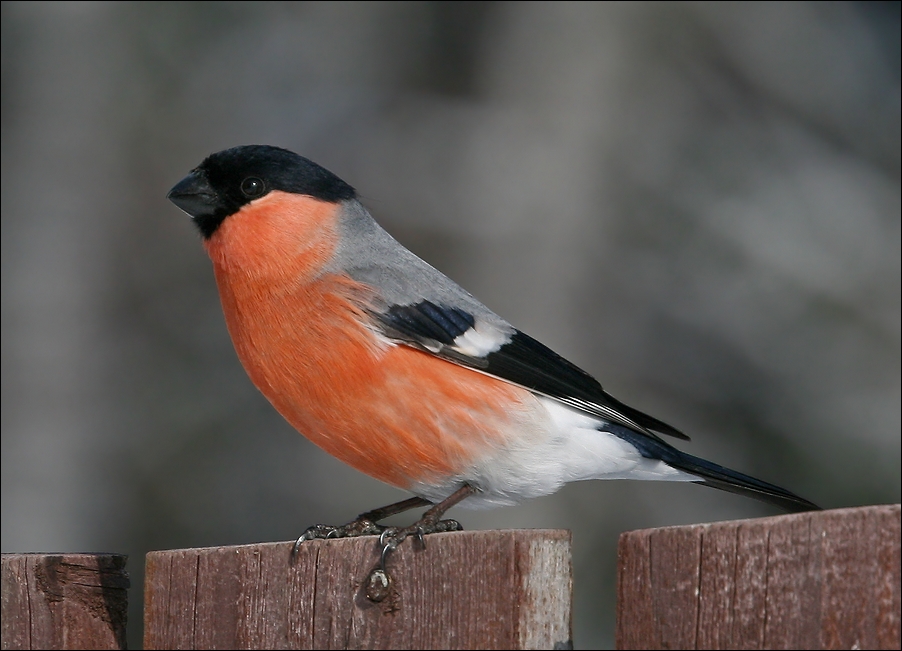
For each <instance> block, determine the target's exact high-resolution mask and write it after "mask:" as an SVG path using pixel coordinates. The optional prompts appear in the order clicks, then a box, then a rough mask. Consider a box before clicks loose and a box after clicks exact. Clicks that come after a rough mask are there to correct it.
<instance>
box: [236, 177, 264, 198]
mask: <svg viewBox="0 0 902 651" xmlns="http://www.w3.org/2000/svg"><path fill="white" fill-rule="evenodd" d="M264 189H265V186H264V185H263V181H262V180H260V179H258V178H257V177H256V176H249V177H247V178H246V179H244V180H243V181H242V182H241V191H242V192H243V193H244V196H246V197H259V196H260V195H261V194H263V190H264Z"/></svg>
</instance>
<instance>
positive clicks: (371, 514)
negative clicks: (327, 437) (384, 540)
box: [293, 497, 432, 554]
mask: <svg viewBox="0 0 902 651" xmlns="http://www.w3.org/2000/svg"><path fill="white" fill-rule="evenodd" d="M429 504H432V502H430V501H429V500H426V499H424V498H422V497H411V498H408V499H406V500H402V501H400V502H395V503H394V504H389V505H388V506H383V507H380V508H378V509H373V510H372V511H367V512H366V513H361V514H360V515H358V516H357V518H355V519H354V520H351V521H350V522H348V523H347V524H343V525H341V526H338V527H335V526H331V525H328V524H316V525H313V526H312V527H310V528H309V529H307V530H306V531H305V532H304V533H302V534H301V535H300V537H299V538H298V539H297V540H296V541H295V543H294V552H293V553H294V554H297V553H298V549H300V547H301V545H302V544H303V542H304V541H305V540H313V539H315V538H351V537H354V536H375V535H377V534H381V533H382V532H383V531H385V530H386V527H384V526H383V525H381V524H377V523H378V522H379V520H383V519H385V518H387V517H390V516H392V515H397V514H398V513H403V512H404V511H408V510H410V509H415V508H417V507H420V506H427V505H429Z"/></svg>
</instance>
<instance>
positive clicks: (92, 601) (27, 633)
mask: <svg viewBox="0 0 902 651" xmlns="http://www.w3.org/2000/svg"><path fill="white" fill-rule="evenodd" d="M126 558H127V557H126V556H123V555H120V554H3V557H2V577H3V580H2V582H3V587H2V610H3V613H2V622H3V623H2V648H3V649H124V648H126V646H125V625H126V617H127V610H128V587H129V579H128V574H127V573H126V571H125V562H126Z"/></svg>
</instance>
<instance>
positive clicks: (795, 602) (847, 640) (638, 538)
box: [616, 504, 900, 649]
mask: <svg viewBox="0 0 902 651" xmlns="http://www.w3.org/2000/svg"><path fill="white" fill-rule="evenodd" d="M616 644H617V648H618V649H898V648H899V646H900V507H899V505H898V504H895V505H886V506H869V507H861V508H854V509H837V510H833V511H821V512H814V513H800V514H796V515H784V516H778V517H773V518H762V519H758V520H744V521H736V522H718V523H713V524H702V525H694V526H686V527H667V528H662V529H648V530H644V531H631V532H628V533H624V534H623V535H622V536H621V537H620V546H619V568H618V577H617V630H616Z"/></svg>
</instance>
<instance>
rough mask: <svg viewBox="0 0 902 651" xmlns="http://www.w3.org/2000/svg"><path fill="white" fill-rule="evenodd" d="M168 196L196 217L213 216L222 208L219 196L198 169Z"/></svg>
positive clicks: (180, 182) (178, 184)
mask: <svg viewBox="0 0 902 651" xmlns="http://www.w3.org/2000/svg"><path fill="white" fill-rule="evenodd" d="M166 198H167V199H169V200H170V201H171V202H172V203H174V204H175V205H176V206H178V207H179V208H181V209H182V210H184V211H185V212H186V213H188V214H189V215H191V216H192V217H193V218H194V219H204V218H208V217H213V216H214V215H215V214H216V213H217V212H218V211H221V210H222V202H221V201H220V199H219V196H218V195H217V194H216V192H215V191H214V190H213V188H212V187H210V184H209V182H207V179H206V177H204V176H203V175H202V174H200V173H198V172H197V171H194V172H191V173H190V174H189V175H188V176H186V177H185V178H183V179H182V180H181V181H179V182H178V183H177V184H176V185H175V187H173V188H172V189H171V190H170V191H169V194H167V195H166Z"/></svg>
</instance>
